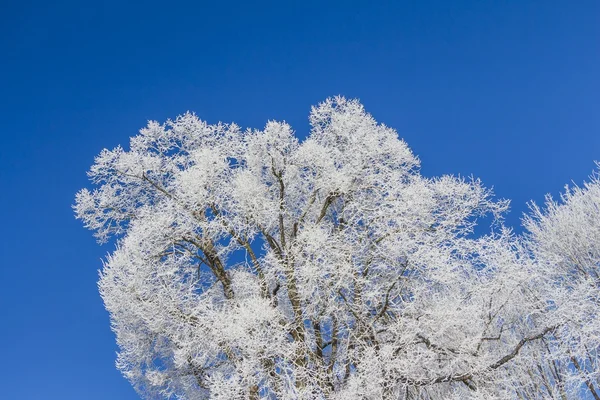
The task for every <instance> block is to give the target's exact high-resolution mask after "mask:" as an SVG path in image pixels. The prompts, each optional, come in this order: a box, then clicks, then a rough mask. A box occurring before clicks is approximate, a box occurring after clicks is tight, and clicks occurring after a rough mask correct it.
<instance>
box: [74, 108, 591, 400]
mask: <svg viewBox="0 0 600 400" xmlns="http://www.w3.org/2000/svg"><path fill="white" fill-rule="evenodd" d="M310 122H311V124H312V130H311V133H310V135H309V137H308V138H307V139H305V140H304V141H302V142H299V141H298V139H297V138H296V137H295V135H294V132H293V131H292V128H291V127H290V126H289V125H288V124H286V123H280V122H275V121H270V122H268V123H267V125H266V127H265V128H264V129H263V130H248V131H246V132H242V131H241V130H240V129H239V127H237V126H236V125H234V124H232V125H224V124H218V125H209V124H207V123H206V122H204V121H201V120H199V119H198V118H197V117H196V116H195V115H194V114H191V113H187V114H184V115H182V116H180V117H178V118H177V119H175V120H174V121H168V122H167V123H165V124H159V123H157V122H150V123H149V124H148V126H147V127H146V128H144V129H142V130H141V131H140V134H139V135H138V136H135V137H133V138H132V139H131V143H130V150H129V151H125V150H124V149H122V148H121V147H117V148H116V149H114V150H112V151H109V150H104V151H102V152H101V153H100V155H99V156H98V157H97V158H96V162H95V164H94V166H93V167H92V168H91V170H90V172H89V175H90V178H91V180H92V181H93V182H94V183H95V184H96V188H95V189H94V190H92V191H89V190H87V189H83V190H81V191H80V192H79V193H78V194H77V198H76V205H75V211H76V214H77V217H78V218H80V219H82V220H83V222H84V224H85V226H86V227H88V228H90V229H92V230H93V231H95V235H96V236H97V238H98V240H99V241H101V242H105V241H107V240H109V239H110V238H112V237H115V238H116V239H117V247H116V249H115V251H114V252H113V253H112V254H111V255H109V256H108V257H107V260H106V262H105V265H104V268H103V270H102V273H101V277H100V282H99V287H100V293H101V295H102V298H103V299H104V302H105V305H106V308H107V310H108V311H109V312H110V315H111V320H112V325H113V330H114V331H115V333H116V336H117V342H118V344H119V347H120V353H119V356H118V360H117V366H118V368H119V369H120V370H121V371H122V372H123V374H124V375H125V376H126V377H127V378H128V379H129V380H130V381H131V382H132V384H133V385H134V386H135V387H136V389H137V390H138V391H139V393H140V394H141V395H143V396H145V397H147V398H181V399H204V398H214V399H246V398H250V399H258V398H269V399H409V398H411V399H412V398H419V399H432V398H439V399H454V398H455V399H493V398H497V399H504V398H513V397H514V398H531V399H533V398H535V399H538V398H539V399H541V398H557V399H558V398H561V399H566V398H577V397H578V396H579V395H580V394H581V393H583V392H586V391H587V392H586V393H590V394H591V395H594V394H595V393H596V392H595V390H597V389H596V388H598V380H599V378H600V377H599V371H600V369H599V368H598V357H597V355H598V347H599V342H598V340H599V339H598V338H599V337H600V323H599V322H598V321H599V319H598V317H599V315H598V313H599V312H598V309H599V305H600V294H599V286H600V284H599V271H598V267H599V264H600V217H599V214H600V212H599V211H600V182H599V181H598V180H597V179H593V180H592V181H591V182H590V183H588V184H586V185H585V186H584V187H583V188H575V189H567V192H566V193H565V194H564V195H563V198H562V202H561V203H557V202H554V201H553V200H551V199H548V202H547V205H546V208H545V209H544V210H542V209H540V208H538V207H536V206H532V210H533V211H532V215H531V216H529V217H526V219H525V227H526V228H527V229H528V230H529V232H530V233H529V234H528V235H527V236H526V237H518V236H515V235H513V234H512V232H511V231H510V230H509V229H507V228H505V227H503V226H502V221H501V218H502V214H503V213H504V212H505V211H506V210H507V208H508V202H507V201H498V200H494V199H493V198H492V193H491V192H490V191H489V190H488V189H486V188H485V187H483V185H482V184H481V182H479V181H478V180H465V179H462V178H457V177H453V176H443V177H440V178H434V179H428V178H425V177H423V176H421V175H420V173H419V161H418V159H417V158H416V157H415V156H414V155H413V154H412V153H411V151H410V149H409V148H408V146H407V145H406V143H405V142H403V141H402V140H399V139H398V137H397V134H396V132H395V131H394V130H393V129H391V128H389V127H386V126H384V125H381V124H378V123H377V122H376V121H375V120H374V119H373V117H372V116H371V115H369V114H368V113H366V112H365V110H364V108H363V106H362V105H361V104H360V103H359V102H358V101H356V100H346V99H344V98H342V97H336V98H330V99H328V100H326V101H325V102H324V103H321V104H320V105H318V106H316V107H313V109H312V112H311V115H310ZM486 215H491V216H492V217H493V218H492V219H493V220H494V224H493V225H492V229H491V230H490V232H489V233H488V234H486V235H483V236H481V235H475V233H474V227H475V225H476V223H477V219H478V218H480V217H485V216H486Z"/></svg>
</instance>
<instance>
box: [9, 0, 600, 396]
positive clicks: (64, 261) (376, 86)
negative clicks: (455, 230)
mask: <svg viewBox="0 0 600 400" xmlns="http://www.w3.org/2000/svg"><path fill="white" fill-rule="evenodd" d="M83 3H84V2H75V1H73V2H56V3H55V2H41V1H40V2H35V1H33V2H32V1H18V2H17V1H13V0H9V1H6V0H5V1H3V2H2V3H1V4H0V19H1V23H0V51H1V52H0V72H1V75H0V76H1V78H0V135H1V138H0V141H1V143H0V184H1V185H0V187H1V189H2V194H1V197H0V199H1V200H0V201H1V207H0V222H1V225H0V244H1V246H2V247H1V258H0V263H1V264H0V267H1V268H0V307H1V308H0V311H1V315H0V318H1V319H0V328H1V329H0V343H1V346H2V356H3V360H2V362H1V363H0V381H1V382H2V394H1V396H2V398H4V399H77V400H79V399H90V400H91V399H135V398H137V396H136V394H135V392H134V391H133V389H131V388H130V386H129V383H128V382H126V381H125V380H124V379H123V378H122V377H121V376H120V374H119V373H118V372H117V371H116V370H115V367H114V359H115V351H116V346H115V344H114V337H113V335H112V333H111V331H110V327H109V320H108V315H107V314H106V312H105V311H104V309H103V306H102V303H101V300H100V297H99V295H98V293H97V288H96V280H97V270H98V268H100V265H101V264H100V259H101V257H103V256H104V255H105V254H106V253H107V252H108V251H109V250H110V249H111V247H110V246H104V247H100V246H98V245H96V244H95V242H94V240H93V238H92V235H91V232H89V231H86V230H84V229H83V227H82V225H81V223H80V222H79V221H76V220H75V219H74V218H73V213H72V210H71V204H72V203H73V197H74V194H75V192H76V191H77V190H78V189H79V188H81V187H83V186H85V185H87V179H86V175H85V172H86V171H87V169H88V168H89V166H90V165H91V164H92V161H93V157H94V156H95V155H96V154H97V153H98V152H99V151H100V150H101V149H102V148H103V147H109V148H112V147H114V146H116V145H117V144H127V142H128V138H129V136H131V135H134V134H135V133H136V132H137V130H138V129H139V128H140V127H142V126H143V125H144V124H145V123H146V121H147V120H148V119H157V120H161V121H162V120H164V119H166V118H168V117H174V116H176V115H177V114H179V113H182V112H184V111H186V110H193V111H195V112H196V113H198V115H200V116H201V117H202V118H204V119H207V120H208V121H209V122H217V121H219V120H222V121H233V120H235V121H236V122H238V123H239V124H241V125H242V126H251V127H261V126H262V125H263V124H264V123H265V122H266V121H267V120H268V119H285V120H287V121H288V122H290V123H291V124H292V125H293V126H294V127H295V129H296V130H297V131H298V133H299V134H300V135H304V134H306V132H307V130H308V120H307V116H308V112H309V107H310V106H311V105H312V104H315V103H317V102H319V101H321V100H323V99H325V98H326V97H327V96H331V95H336V94H343V95H345V96H348V97H358V98H360V99H361V100H362V101H363V103H364V104H365V105H366V107H367V109H368V110H369V111H370V112H371V113H372V114H373V115H374V116H375V118H376V119H378V120H379V121H382V122H385V123H386V124H387V125H390V126H393V127H395V128H396V129H397V130H398V132H399V133H400V135H401V136H402V137H403V138H405V139H406V140H407V142H408V143H409V145H410V146H411V147H412V148H413V150H414V151H415V152H416V153H417V154H418V155H419V156H420V158H421V160H422V163H423V173H424V174H425V175H428V176H432V175H438V174H443V173H454V174H463V175H470V174H473V175H475V176H477V177H480V178H482V179H483V181H484V182H485V183H486V184H487V185H490V186H494V188H495V190H496V192H497V194H498V195H499V196H501V197H506V198H510V199H513V205H512V212H511V214H510V215H509V218H508V222H509V223H510V224H518V223H519V218H520V215H521V213H522V212H523V211H524V210H525V202H526V201H527V200H529V199H531V198H533V199H536V200H540V199H542V198H543V196H544V194H545V193H548V192H552V193H554V194H556V193H558V191H559V190H560V189H561V188H562V186H563V185H564V184H565V183H568V182H569V181H571V180H574V181H575V182H578V183H581V182H582V181H583V180H584V179H585V177H586V176H587V175H588V174H589V173H590V172H591V171H592V170H593V168H594V165H593V161H594V160H600V129H599V128H600V112H599V111H600V107H599V106H600V96H599V94H600V77H599V73H600V72H599V71H600V2H598V1H595V0H590V1H577V0H575V1H562V2H560V1H551V0H550V1H548V0H544V1H510V2H509V1H443V0H440V1H417V0H415V1H410V2H409V1H390V2H379V1H378V2H367V1H365V2H352V1H340V2H332V1H323V2H317V1H315V2H310V1H301V2H300V1H298V2H287V1H284V2H273V3H262V2H252V3H255V4H252V5H249V4H248V3H250V2H239V3H236V2H217V1H214V2H202V1H199V2H198V1H196V2H189V3H187V4H184V3H181V2H171V3H169V2H156V3H154V4H152V3H153V2H139V3H138V4H135V3H133V2H120V1H119V2H111V1H105V2H101V3H93V2H85V3H87V5H82V4H83ZM125 3H127V4H125ZM373 3H377V4H373ZM217 4H218V5H217Z"/></svg>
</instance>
